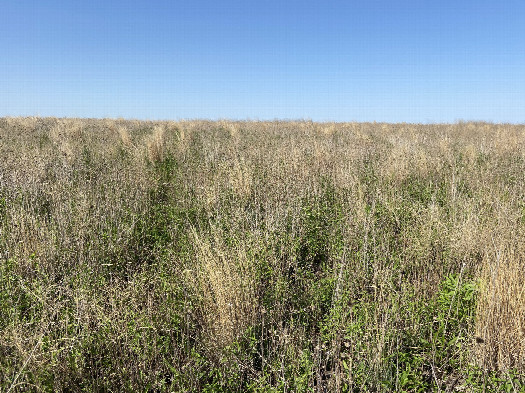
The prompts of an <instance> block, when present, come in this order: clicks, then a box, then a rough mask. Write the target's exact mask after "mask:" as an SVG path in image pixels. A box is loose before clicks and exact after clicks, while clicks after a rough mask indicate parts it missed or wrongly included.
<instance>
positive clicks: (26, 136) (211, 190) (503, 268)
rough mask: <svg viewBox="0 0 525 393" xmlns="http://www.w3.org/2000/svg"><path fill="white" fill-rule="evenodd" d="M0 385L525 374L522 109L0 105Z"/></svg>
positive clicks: (413, 383)
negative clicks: (256, 115)
mask: <svg viewBox="0 0 525 393" xmlns="http://www.w3.org/2000/svg"><path fill="white" fill-rule="evenodd" d="M0 157H1V159H0V391H2V392H9V393H11V392H106V391H107V392H390V391H398V392H427V391H434V392H455V391H461V392H525V241H524V240H525V175H524V174H525V126H523V125H509V124H487V123H465V122H460V123H457V124H435V125H417V124H383V123H313V122H308V121H296V122H294V121H289V122H279V121H275V122H228V121H219V122H211V121H179V122H146V121H132V120H109V119H101V120H92V119H83V120H81V119H56V118H2V119H0Z"/></svg>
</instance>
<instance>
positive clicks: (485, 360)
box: [475, 248, 525, 371]
mask: <svg viewBox="0 0 525 393" xmlns="http://www.w3.org/2000/svg"><path fill="white" fill-rule="evenodd" d="M482 283H483V285H482V288H481V295H480V299H479V303H478V310H477V321H476V336H477V343H476V344H475V345H476V350H475V353H476V356H477V360H478V362H479V364H480V365H481V366H482V367H483V368H485V369H490V370H494V369H498V370H502V371H508V370H510V369H513V368H514V369H518V370H521V371H525V259H524V258H523V255H518V254H517V253H516V252H515V251H514V250H513V249H512V248H504V249H500V250H497V251H496V255H494V256H493V257H490V258H487V260H486V261H485V265H484V269H483V274H482Z"/></svg>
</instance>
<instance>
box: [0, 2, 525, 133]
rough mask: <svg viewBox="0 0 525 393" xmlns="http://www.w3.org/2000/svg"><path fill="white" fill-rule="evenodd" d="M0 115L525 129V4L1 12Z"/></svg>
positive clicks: (43, 7)
mask: <svg viewBox="0 0 525 393" xmlns="http://www.w3.org/2000/svg"><path fill="white" fill-rule="evenodd" d="M0 50H1V52H0V53H1V56H0V116H6V115H10V116H20V115H39V116H58V117H124V118H138V119H175V120H176V119H189V118H208V119H219V118H231V119H253V120H257V119H260V120H263V119H312V120H318V121H330V120H334V121H388V122H403V121H406V122H425V123H426V122H454V121H457V120H486V121H494V122H512V123H525V1H523V0H505V1H499V0H493V1H485V0H476V1H470V0H465V1H463V0H462V1H457V0H455V1H449V0H446V1H430V0H413V1H405V0H399V1H374V0H362V1H330V0H327V1H322V0H317V1H297V0H277V1H274V0H258V1H252V0H239V1H220V0H216V1H203V0H191V1H176V0H172V1H168V0H165V1H163V0H149V1H135V0H126V1H123V0H103V1H101V0H90V1H88V0H83V1H82V0H68V1H65V0H63V1H59V0H49V1H45V0H40V1H36V0H34V1H29V0H0Z"/></svg>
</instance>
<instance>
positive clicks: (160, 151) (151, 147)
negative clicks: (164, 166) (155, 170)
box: [146, 125, 166, 162]
mask: <svg viewBox="0 0 525 393" xmlns="http://www.w3.org/2000/svg"><path fill="white" fill-rule="evenodd" d="M165 133H166V130H165V128H164V127H163V126H160V125H158V126H155V128H154V129H153V133H152V134H151V135H150V136H149V137H148V138H147V140H146V146H147V148H148V157H149V159H150V160H151V161H152V162H158V161H161V160H162V159H163V158H164V154H165V140H164V135H165Z"/></svg>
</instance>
